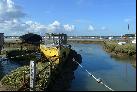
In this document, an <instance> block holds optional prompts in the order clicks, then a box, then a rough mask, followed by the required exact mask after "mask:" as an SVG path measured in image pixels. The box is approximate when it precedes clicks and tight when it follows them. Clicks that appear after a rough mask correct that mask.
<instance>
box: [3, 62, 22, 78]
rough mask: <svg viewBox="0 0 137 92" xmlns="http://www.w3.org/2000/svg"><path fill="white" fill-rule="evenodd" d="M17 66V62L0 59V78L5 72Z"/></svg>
mask: <svg viewBox="0 0 137 92" xmlns="http://www.w3.org/2000/svg"><path fill="white" fill-rule="evenodd" d="M19 66H20V65H19V64H16V63H14V62H12V61H9V60H6V61H0V80H1V78H2V77H3V76H4V75H5V74H8V73H10V72H11V71H12V70H14V69H16V68H17V67H19Z"/></svg>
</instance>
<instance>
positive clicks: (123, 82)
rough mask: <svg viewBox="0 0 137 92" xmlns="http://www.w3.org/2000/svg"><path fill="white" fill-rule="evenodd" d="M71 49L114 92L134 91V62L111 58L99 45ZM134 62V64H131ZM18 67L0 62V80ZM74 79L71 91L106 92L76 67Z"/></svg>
mask: <svg viewBox="0 0 137 92" xmlns="http://www.w3.org/2000/svg"><path fill="white" fill-rule="evenodd" d="M72 48H73V49H74V50H76V51H77V53H78V54H81V56H82V63H81V64H82V65H83V66H85V68H86V69H87V70H88V71H90V72H91V73H92V74H93V75H95V76H96V77H97V78H99V77H100V78H101V79H102V80H103V82H105V84H107V85H109V86H110V87H111V88H112V89H114V90H116V91H135V90H136V68H135V67H133V65H134V63H136V61H135V60H132V59H131V58H117V57H111V56H110V55H109V54H108V53H107V52H105V51H104V50H103V48H102V46H100V45H96V44H72ZM133 61H134V63H133ZM17 67H19V65H18V64H16V63H13V62H9V61H3V62H2V61H0V79H1V78H2V77H3V75H5V74H6V73H9V72H10V71H11V70H13V69H15V68H17ZM74 74H75V79H74V80H73V81H72V84H71V88H70V89H69V90H73V91H108V89H107V88H105V87H104V86H102V85H100V84H98V83H97V82H96V81H95V80H94V79H93V78H92V77H90V76H88V75H87V73H86V72H85V71H84V70H83V69H81V68H80V67H78V69H77V70H76V71H75V73H74Z"/></svg>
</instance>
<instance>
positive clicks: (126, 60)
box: [111, 56, 136, 68]
mask: <svg viewBox="0 0 137 92" xmlns="http://www.w3.org/2000/svg"><path fill="white" fill-rule="evenodd" d="M111 58H112V59H114V60H115V61H117V62H121V63H129V64H131V65H132V66H133V67H134V68H136V59H133V58H132V57H124V56H123V57H118V56H111Z"/></svg>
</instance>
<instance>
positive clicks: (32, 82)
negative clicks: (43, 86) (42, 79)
mask: <svg viewBox="0 0 137 92" xmlns="http://www.w3.org/2000/svg"><path fill="white" fill-rule="evenodd" d="M35 78H36V62H35V61H30V91H35Z"/></svg>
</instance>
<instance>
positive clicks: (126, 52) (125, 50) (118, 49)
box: [104, 41, 136, 58]
mask: <svg viewBox="0 0 137 92" xmlns="http://www.w3.org/2000/svg"><path fill="white" fill-rule="evenodd" d="M104 49H105V50H106V51H107V52H109V53H110V54H112V55H117V56H130V57H133V58H136V45H135V44H130V43H129V44H125V45H119V44H117V42H112V41H107V42H104Z"/></svg>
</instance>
